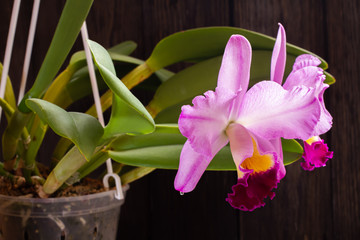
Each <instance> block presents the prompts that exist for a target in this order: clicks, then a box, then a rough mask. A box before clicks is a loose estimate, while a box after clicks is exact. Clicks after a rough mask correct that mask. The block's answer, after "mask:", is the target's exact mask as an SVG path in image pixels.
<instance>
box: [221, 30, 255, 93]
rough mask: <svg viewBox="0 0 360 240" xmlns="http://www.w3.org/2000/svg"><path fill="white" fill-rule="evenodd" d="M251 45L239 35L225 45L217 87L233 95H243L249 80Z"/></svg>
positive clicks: (231, 38) (233, 36) (232, 37)
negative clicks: (240, 93) (231, 92)
mask: <svg viewBox="0 0 360 240" xmlns="http://www.w3.org/2000/svg"><path fill="white" fill-rule="evenodd" d="M250 65H251V45H250V43H249V41H248V40H247V39H246V38H245V37H243V36H240V35H232V36H231V37H230V39H229V41H228V43H227V45H226V48H225V52H224V55H223V59H222V63H221V67H220V71H219V77H218V84H217V86H218V87H222V88H226V89H229V90H231V91H233V92H234V93H236V92H238V91H240V90H241V91H242V95H241V97H242V96H243V95H244V94H245V92H246V90H247V88H248V85H249V79H250Z"/></svg>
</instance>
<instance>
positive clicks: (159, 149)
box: [109, 144, 235, 171]
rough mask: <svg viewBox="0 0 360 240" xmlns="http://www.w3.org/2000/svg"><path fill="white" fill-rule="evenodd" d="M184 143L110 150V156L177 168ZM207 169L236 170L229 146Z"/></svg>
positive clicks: (127, 162) (153, 166) (139, 164)
mask: <svg viewBox="0 0 360 240" xmlns="http://www.w3.org/2000/svg"><path fill="white" fill-rule="evenodd" d="M182 147H183V144H174V145H164V146H154V147H144V148H138V149H131V150H126V151H109V156H110V157H111V158H112V159H113V160H115V161H117V162H120V163H124V164H127V165H131V166H139V167H152V168H162V169H177V168H178V167H179V157H180V153H181V149H182ZM207 170H223V171H228V170H234V171H235V164H234V161H233V160H232V156H231V152H230V148H229V147H224V148H223V149H222V150H220V152H219V153H218V154H217V155H216V156H215V158H214V159H213V160H212V161H211V163H210V165H209V167H208V168H207Z"/></svg>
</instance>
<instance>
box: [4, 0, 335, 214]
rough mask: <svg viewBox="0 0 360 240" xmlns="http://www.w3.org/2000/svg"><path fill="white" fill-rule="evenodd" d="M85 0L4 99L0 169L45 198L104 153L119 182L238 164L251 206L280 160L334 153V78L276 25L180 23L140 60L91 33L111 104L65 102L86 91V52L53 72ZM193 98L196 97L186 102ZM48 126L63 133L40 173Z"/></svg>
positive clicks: (186, 181)
mask: <svg viewBox="0 0 360 240" xmlns="http://www.w3.org/2000/svg"><path fill="white" fill-rule="evenodd" d="M91 4H92V0H78V1H67V2H66V4H65V7H64V10H63V13H62V16H61V18H60V21H59V24H58V26H57V30H56V32H55V34H54V38H53V41H52V43H51V45H50V48H49V50H48V53H47V55H46V57H45V59H44V62H43V64H42V67H41V68H40V70H39V73H38V75H37V78H36V80H35V82H34V84H33V86H32V87H31V88H30V90H29V91H28V92H27V93H26V94H25V96H24V98H23V99H22V101H21V102H20V103H19V104H16V102H15V100H14V99H15V94H14V92H13V90H12V87H11V81H10V79H9V78H8V79H7V83H8V84H7V87H6V91H5V97H4V99H0V106H1V107H2V109H3V110H4V112H5V115H6V118H7V122H8V125H7V127H6V129H5V131H4V133H3V138H2V150H3V154H2V155H3V162H2V163H1V164H0V174H1V175H2V176H4V177H8V178H10V179H13V180H14V181H17V180H18V179H19V178H22V179H24V180H25V181H26V183H27V184H36V185H38V186H39V189H41V193H42V194H41V195H42V196H45V197H47V196H51V194H53V193H54V192H55V191H57V190H58V189H59V188H61V187H63V186H66V185H69V184H73V183H75V182H77V181H79V180H80V179H82V178H83V177H85V176H87V175H88V174H90V173H91V172H93V171H94V170H95V169H97V168H98V167H99V166H101V165H102V164H103V163H104V162H105V161H106V160H107V159H108V158H111V159H113V160H114V161H115V162H116V164H114V172H115V173H117V174H118V175H119V176H120V177H121V181H122V184H128V183H130V182H132V181H134V180H136V179H138V178H140V177H142V176H144V175H146V174H148V173H150V172H152V171H153V170H154V169H156V168H162V169H178V173H177V176H176V179H175V188H176V189H177V190H179V191H180V192H189V191H191V190H193V189H194V188H195V186H196V184H197V182H198V181H199V179H200V177H201V175H202V174H203V172H204V171H205V170H219V171H236V172H237V173H238V183H237V184H236V185H234V186H233V193H231V194H229V196H228V199H227V200H228V202H229V203H230V204H231V205H232V206H233V207H235V208H239V209H242V210H254V209H255V208H257V207H259V206H262V205H264V202H263V200H264V198H266V197H270V198H273V197H274V193H273V192H272V190H273V189H274V188H276V185H277V183H278V182H279V181H280V180H281V179H282V178H283V177H284V176H285V165H288V164H290V163H293V162H296V161H297V160H298V159H300V158H301V157H302V156H303V158H304V160H305V161H304V162H302V163H301V165H302V166H303V168H304V169H306V170H313V169H314V168H315V167H320V166H324V165H325V163H326V161H327V159H329V158H331V157H332V153H331V152H329V151H328V148H327V146H326V144H325V143H324V141H323V140H321V139H320V137H319V135H321V134H323V133H325V132H326V131H328V130H329V129H330V128H331V115H330V114H329V113H328V111H327V110H326V108H325V105H324V100H323V94H324V91H325V89H326V88H327V87H328V86H329V85H330V84H332V83H334V81H335V80H334V78H333V77H332V76H331V75H330V74H328V73H327V72H325V71H324V70H325V69H326V68H327V64H326V62H325V61H324V60H322V59H321V58H320V57H317V56H316V55H314V54H312V53H310V52H309V51H306V50H304V49H301V48H299V47H296V46H294V45H291V44H287V43H286V39H285V31H284V29H283V27H282V26H280V28H279V33H278V37H277V39H276V41H275V39H274V38H271V37H269V36H266V35H263V34H260V33H256V32H252V31H248V30H244V29H240V28H231V27H210V28H199V29H192V30H187V31H183V32H179V33H175V34H173V35H170V36H168V37H166V38H164V39H162V40H161V41H160V42H159V43H158V44H157V45H156V46H155V48H154V50H153V52H152V54H151V55H150V57H149V58H148V59H146V60H145V61H144V60H141V59H137V58H134V57H131V56H129V55H130V54H131V53H132V52H133V51H134V49H135V48H136V43H134V42H132V41H126V42H123V43H120V44H119V45H116V46H114V47H112V48H110V49H107V50H106V49H105V48H103V47H102V46H101V45H99V44H98V43H96V42H93V41H90V40H89V41H88V42H87V44H88V45H89V47H90V50H91V53H92V58H93V61H94V63H95V66H96V73H97V79H98V85H99V87H100V89H101V91H102V92H103V95H102V96H101V99H100V100H101V106H102V110H103V111H106V110H107V109H109V112H110V117H109V119H108V121H107V122H106V124H105V126H102V125H101V124H100V122H99V121H98V120H97V119H96V117H95V116H96V111H95V107H94V106H92V107H90V108H89V109H84V112H83V113H80V112H68V111H67V109H68V107H69V106H70V105H72V104H73V103H74V102H77V101H78V100H80V99H82V98H83V97H85V96H88V95H90V94H91V86H90V81H89V73H88V67H87V64H86V57H85V53H84V52H83V51H80V52H76V53H75V54H73V55H72V56H71V59H70V62H69V63H68V66H67V67H66V68H65V70H64V71H62V72H61V73H58V71H59V69H60V67H61V66H62V64H63V63H64V61H65V59H66V57H67V56H68V54H69V52H70V50H71V48H72V46H73V44H74V42H75V40H76V38H77V37H78V34H79V32H80V28H81V26H82V24H83V22H84V20H85V18H86V16H87V14H88V11H89V9H90V7H91ZM79 9H81V11H79ZM65 33H66V34H65ZM273 47H274V49H273ZM224 49H225V52H224ZM272 49H273V50H272ZM179 62H190V63H192V64H188V65H187V66H188V67H186V68H184V69H183V70H181V71H179V72H177V73H174V72H171V71H169V70H166V69H165V68H166V67H168V66H170V65H172V64H175V63H179ZM219 69H220V72H219ZM0 71H1V68H0ZM0 73H1V72H0ZM286 75H288V77H287V80H286V82H285V83H284V84H283V85H282V79H283V76H286ZM269 78H270V81H264V79H269ZM120 79H121V80H120ZM249 86H252V87H251V88H250V89H248V87H249ZM134 87H135V88H138V89H147V91H148V92H150V94H152V95H153V99H152V100H151V101H150V102H149V103H148V104H147V106H144V105H143V103H142V102H141V101H140V100H138V98H137V97H136V96H135V95H134V94H133V93H132V92H131V91H130V90H131V89H132V88H134ZM209 89H215V91H212V90H210V91H207V90H209ZM205 91H207V92H205ZM203 92H205V94H204V96H198V97H195V96H197V95H199V94H202V93H203ZM194 97H195V98H194ZM193 98H194V99H193ZM192 99H193V100H192ZM191 100H192V103H193V106H190V105H186V104H189V103H190V102H191ZM183 105H185V106H183ZM182 106H183V107H182ZM179 115H180V118H179ZM49 128H51V129H52V131H53V132H55V133H56V134H58V135H59V136H60V137H61V138H60V140H59V141H58V143H57V144H56V147H55V149H54V151H53V155H52V161H51V163H49V164H48V166H49V167H50V168H51V172H50V174H49V175H48V176H46V175H43V174H42V173H41V172H40V171H39V166H40V163H39V161H38V151H39V149H40V146H41V145H44V144H45V145H46V144H47V141H45V139H46V138H45V134H46V132H47V131H48V129H49ZM296 139H297V140H296ZM298 140H300V142H298ZM301 141H304V143H303V145H304V149H305V151H304V150H303V147H302V145H301V143H302V142H301ZM228 143H230V144H228ZM50 144H52V143H50ZM234 162H235V164H234Z"/></svg>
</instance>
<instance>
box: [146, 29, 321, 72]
mask: <svg viewBox="0 0 360 240" xmlns="http://www.w3.org/2000/svg"><path fill="white" fill-rule="evenodd" d="M232 34H240V35H243V36H244V37H246V38H247V39H248V40H249V42H250V43H251V46H252V49H253V50H270V51H272V48H273V46H274V43H275V39H274V38H272V37H269V36H267V35H264V34H260V33H257V32H253V31H249V30H245V29H241V28H233V27H207V28H198V29H191V30H187V31H182V32H178V33H175V34H172V35H170V36H168V37H166V38H164V39H163V40H161V41H160V42H159V43H158V44H157V45H156V47H155V48H154V50H153V52H152V54H151V56H150V57H149V59H148V60H147V61H146V63H147V65H148V66H149V67H150V68H151V69H152V70H153V71H156V70H158V69H160V68H163V67H166V66H169V65H171V64H174V63H177V62H181V61H190V60H203V59H207V58H212V57H215V56H219V55H222V53H223V51H224V48H225V45H226V43H227V41H228V40H229V38H230V36H231V35H232ZM287 52H288V53H289V54H292V55H295V56H297V55H300V54H303V53H310V52H309V51H307V50H305V49H302V48H299V47H297V46H294V45H292V44H287ZM310 54H312V53H310ZM319 59H320V60H321V62H322V64H321V67H323V68H327V63H326V62H325V61H324V60H323V59H321V58H319Z"/></svg>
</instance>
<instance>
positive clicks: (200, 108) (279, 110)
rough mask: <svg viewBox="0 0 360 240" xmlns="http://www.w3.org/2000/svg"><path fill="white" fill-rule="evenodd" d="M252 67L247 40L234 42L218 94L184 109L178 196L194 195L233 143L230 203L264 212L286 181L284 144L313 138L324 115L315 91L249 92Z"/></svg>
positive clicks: (270, 88) (274, 87)
mask: <svg viewBox="0 0 360 240" xmlns="http://www.w3.org/2000/svg"><path fill="white" fill-rule="evenodd" d="M275 48H276V47H275ZM275 50H276V49H275ZM280 50H281V49H280ZM275 54H276V53H275ZM250 64H251V46H250V43H249V42H248V40H247V39H246V38H244V37H243V36H240V35H233V36H231V38H230V39H229V41H228V43H227V45H226V48H225V52H224V55H223V60H222V64H221V68H220V72H219V76H218V83H217V87H216V89H215V91H207V92H205V93H204V96H197V97H195V98H194V99H193V101H192V103H193V106H190V105H186V106H183V107H182V112H181V115H180V117H179V129H180V131H181V133H182V134H183V135H184V136H185V137H187V139H188V140H187V141H186V143H185V144H184V147H183V149H182V152H181V156H180V164H179V170H178V172H177V175H176V178H175V183H174V185H175V189H177V190H178V191H180V192H190V191H192V190H193V189H194V188H195V186H196V185H197V183H198V181H199V179H200V178H201V176H202V174H203V173H204V171H205V170H206V168H207V166H208V165H209V163H210V161H211V160H212V159H213V157H214V156H215V155H216V153H217V152H218V151H219V150H220V149H221V148H223V147H224V146H225V145H227V144H228V143H229V142H230V149H231V153H232V156H233V160H234V162H235V165H236V167H237V173H238V182H237V184H236V185H234V186H233V187H232V189H233V193H231V194H229V195H228V198H227V201H228V202H229V203H230V204H231V205H232V206H233V207H235V208H238V209H241V210H248V211H252V210H254V209H256V208H258V207H260V206H264V205H265V203H264V199H265V198H266V197H270V198H271V199H272V198H273V197H274V196H275V194H274V193H273V192H272V189H274V188H276V187H277V183H278V182H279V181H280V180H281V179H282V178H283V177H284V175H285V168H284V165H283V158H282V149H281V143H280V142H279V140H280V138H281V137H283V138H287V139H293V138H298V139H302V140H306V139H308V138H310V137H311V136H313V133H314V128H315V127H316V126H317V125H318V123H319V120H320V115H321V111H322V110H321V106H320V104H319V101H318V100H317V95H316V89H314V88H309V87H307V86H302V85H301V86H294V87H292V88H291V90H286V89H284V88H283V87H282V86H281V85H280V84H278V83H277V82H275V81H262V82H259V83H257V84H255V85H254V86H253V87H252V88H251V89H249V90H247V88H248V84H249V77H250V76H249V75H250ZM276 66H277V65H276ZM273 69H276V70H277V69H278V68H276V67H274V68H273V67H272V70H273ZM281 71H283V70H281V69H280V70H279V72H281ZM273 75H274V76H275V77H272V78H278V77H277V76H278V75H279V74H278V73H276V72H275V73H273V71H272V76H273Z"/></svg>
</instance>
